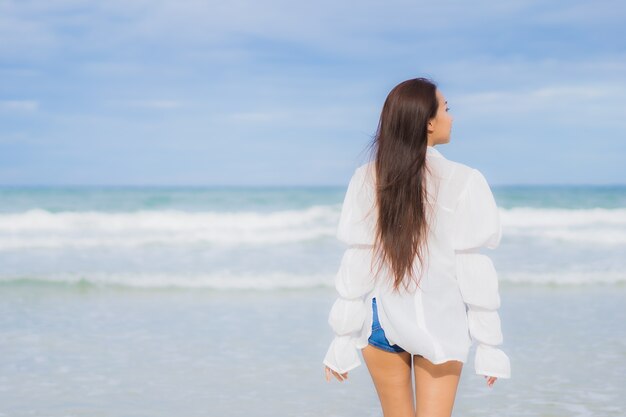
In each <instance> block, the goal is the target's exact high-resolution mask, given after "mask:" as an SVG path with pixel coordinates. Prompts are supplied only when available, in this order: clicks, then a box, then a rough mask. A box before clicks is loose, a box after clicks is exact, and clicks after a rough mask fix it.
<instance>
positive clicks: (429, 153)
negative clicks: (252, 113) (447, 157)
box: [426, 146, 443, 158]
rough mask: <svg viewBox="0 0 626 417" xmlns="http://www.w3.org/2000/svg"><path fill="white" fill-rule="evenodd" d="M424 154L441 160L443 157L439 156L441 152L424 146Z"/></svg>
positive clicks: (432, 147)
mask: <svg viewBox="0 0 626 417" xmlns="http://www.w3.org/2000/svg"><path fill="white" fill-rule="evenodd" d="M426 153H427V154H428V155H432V156H436V157H438V158H443V155H442V154H441V152H439V151H438V150H437V149H435V147H434V146H426Z"/></svg>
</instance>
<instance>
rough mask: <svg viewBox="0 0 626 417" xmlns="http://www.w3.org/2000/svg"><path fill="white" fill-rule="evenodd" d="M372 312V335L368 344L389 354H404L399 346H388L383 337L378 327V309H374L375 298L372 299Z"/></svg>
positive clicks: (382, 332) (381, 329)
mask: <svg viewBox="0 0 626 417" xmlns="http://www.w3.org/2000/svg"><path fill="white" fill-rule="evenodd" d="M372 310H373V311H374V320H373V321H372V335H371V336H370V338H369V339H368V340H367V341H368V342H369V344H370V345H372V346H375V347H377V348H379V349H383V350H386V351H387V352H391V353H400V352H404V351H405V350H404V349H402V348H401V347H400V346H398V345H393V346H392V345H390V344H389V341H388V340H387V338H386V337H385V331H384V330H383V328H382V327H380V322H379V321H378V308H376V297H374V298H372Z"/></svg>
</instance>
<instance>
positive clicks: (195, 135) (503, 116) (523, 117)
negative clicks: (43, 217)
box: [0, 0, 626, 186]
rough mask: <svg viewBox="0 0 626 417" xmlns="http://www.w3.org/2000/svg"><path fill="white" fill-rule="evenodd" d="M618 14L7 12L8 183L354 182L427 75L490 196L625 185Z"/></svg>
mask: <svg viewBox="0 0 626 417" xmlns="http://www.w3.org/2000/svg"><path fill="white" fill-rule="evenodd" d="M625 23H626V4H624V3H623V2H619V1H595V2H582V1H551V2H545V1H507V2H486V1H481V0H477V1H473V2H449V1H438V2H417V1H412V2H411V1H387V2H379V1H359V2H355V1H354V2H336V1H326V0H321V1H317V2H306V3H302V4H299V2H293V1H286V0H284V1H283V0H281V1H276V0H269V1H265V2H254V1H238V0H235V1H229V2H210V1H196V0H192V1H173V0H150V1H148V0H124V1H121V0H109V1H107V2H94V1H87V0H59V1H55V0H8V1H7V0H4V1H2V2H0V80H1V81H0V185H74V184H94V185H123V184H128V185H343V186H345V185H346V184H347V181H348V179H349V177H350V175H351V173H352V171H353V170H354V168H355V167H356V166H358V165H359V164H360V163H362V162H364V161H365V158H366V153H365V148H366V146H367V144H368V143H369V141H370V140H371V138H372V135H373V134H374V132H375V129H376V125H377V123H378V116H379V114H380V109H381V107H382V104H383V102H384V99H385V97H386V95H387V93H388V92H389V90H390V89H391V88H393V86H394V85H396V84H397V83H399V82H401V81H403V80H405V79H408V78H414V77H419V76H425V77H430V78H432V79H433V80H434V81H435V82H437V83H438V85H439V87H440V89H441V91H442V92H443V93H444V94H445V95H446V98H447V100H448V103H449V107H450V113H451V114H452V115H453V116H454V125H453V129H452V137H451V142H450V144H447V145H442V146H440V147H438V149H439V150H440V151H441V152H442V153H443V154H444V155H445V156H446V157H447V158H449V159H453V160H456V161H459V162H463V163H466V164H468V165H471V166H473V167H476V168H478V169H480V170H481V171H482V172H483V173H484V174H485V176H486V177H487V179H488V180H489V182H490V183H491V184H493V185H500V184H616V183H620V184H623V183H626V164H625V163H624V161H625V159H626V30H625V29H624V28H625V27H626V24H625Z"/></svg>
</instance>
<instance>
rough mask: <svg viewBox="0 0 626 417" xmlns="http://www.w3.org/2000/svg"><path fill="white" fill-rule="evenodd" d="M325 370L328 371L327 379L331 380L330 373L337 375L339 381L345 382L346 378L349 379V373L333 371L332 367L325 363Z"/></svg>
mask: <svg viewBox="0 0 626 417" xmlns="http://www.w3.org/2000/svg"><path fill="white" fill-rule="evenodd" d="M324 370H325V371H326V381H328V382H330V375H331V374H333V375H334V376H335V378H337V379H338V380H339V382H343V381H344V380H346V379H348V373H347V372H345V373H343V374H340V373H338V372H335V371H333V370H332V369H330V368H329V367H328V366H326V365H324Z"/></svg>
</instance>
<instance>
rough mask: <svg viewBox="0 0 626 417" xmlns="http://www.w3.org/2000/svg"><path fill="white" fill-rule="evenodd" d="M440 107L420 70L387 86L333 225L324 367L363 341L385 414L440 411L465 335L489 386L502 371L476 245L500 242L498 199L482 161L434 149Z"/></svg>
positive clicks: (490, 285)
mask: <svg viewBox="0 0 626 417" xmlns="http://www.w3.org/2000/svg"><path fill="white" fill-rule="evenodd" d="M448 110H449V108H448V107H447V101H446V99H445V97H444V95H443V94H442V93H441V92H440V91H439V89H438V88H437V86H436V85H435V84H434V83H433V82H432V81H430V80H428V79H424V78H417V79H412V80H407V81H404V82H402V83H400V84H399V85H397V86H396V87H395V88H394V89H393V90H392V91H391V92H390V93H389V95H388V97H387V99H386V101H385V104H384V106H383V110H382V113H381V117H380V122H379V125H378V130H377V133H376V136H375V138H374V141H373V142H372V144H371V148H372V149H373V150H374V154H375V157H374V158H373V160H372V161H371V162H369V163H366V164H365V165H362V166H360V167H359V168H357V169H356V171H355V172H354V175H353V176H352V178H351V180H350V184H349V185H348V190H347V192H346V196H345V199H344V202H343V207H342V212H341V218H340V222H339V227H338V229H337V238H338V239H339V240H341V241H342V242H344V243H346V244H348V248H347V249H346V251H345V253H344V256H343V258H342V260H341V266H340V268H339V271H338V273H337V275H336V278H335V287H336V289H337V291H338V293H339V297H338V298H337V300H336V302H335V303H334V304H333V307H332V309H331V311H330V314H329V318H328V322H329V324H330V326H331V327H332V329H333V331H334V333H335V338H334V339H333V341H332V343H331V345H330V347H329V349H328V352H327V354H326V357H325V358H324V361H323V362H324V365H325V372H326V379H327V381H330V379H331V375H332V376H334V377H335V378H336V379H338V380H339V381H344V380H345V379H347V378H348V371H350V370H351V369H354V368H355V367H357V366H359V365H360V364H361V361H360V360H359V355H358V352H359V351H360V352H361V354H362V356H363V359H364V360H365V362H366V364H367V368H368V370H369V372H370V374H371V377H372V380H373V382H374V385H375V387H376V391H377V393H378V397H379V399H380V402H381V406H382V409H383V413H384V415H385V417H396V416H428V417H434V416H448V417H449V416H450V415H451V413H452V408H453V405H454V399H455V396H456V391H457V386H458V382H459V378H460V375H461V370H462V367H463V364H464V363H465V362H466V361H467V357H468V354H469V349H470V347H471V345H472V343H473V342H474V341H475V342H477V344H478V345H477V348H476V355H475V357H474V367H475V370H476V374H478V375H483V376H484V378H486V379H487V385H488V386H489V387H492V386H493V383H494V382H495V381H496V379H497V378H510V362H509V358H508V356H507V355H506V354H505V353H504V352H503V351H502V350H500V349H498V348H497V347H495V346H496V345H499V344H501V343H502V341H503V338H502V333H501V328H500V327H501V326H500V318H499V315H498V312H497V310H498V308H499V307H500V297H499V293H498V280H497V275H496V271H495V269H494V267H493V263H492V262H491V259H490V258H489V257H488V256H487V255H484V254H481V253H480V249H481V248H490V249H494V248H496V247H497V246H498V245H499V243H500V239H501V236H502V229H501V224H500V217H499V213H498V208H497V206H496V203H495V200H494V198H493V195H492V193H491V189H490V188H489V185H488V183H487V181H486V179H485V177H484V176H483V175H482V173H481V172H480V171H478V170H477V169H474V168H471V167H469V166H467V165H464V164H461V163H457V162H453V161H450V160H448V159H446V158H445V157H444V156H443V155H442V154H441V153H440V152H439V151H438V150H436V149H435V146H436V145H441V144H445V143H448V142H449V141H450V129H451V126H452V117H451V116H450V114H449V113H448ZM412 379H414V381H415V387H416V389H415V392H413V389H412ZM413 399H415V404H414V402H413Z"/></svg>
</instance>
